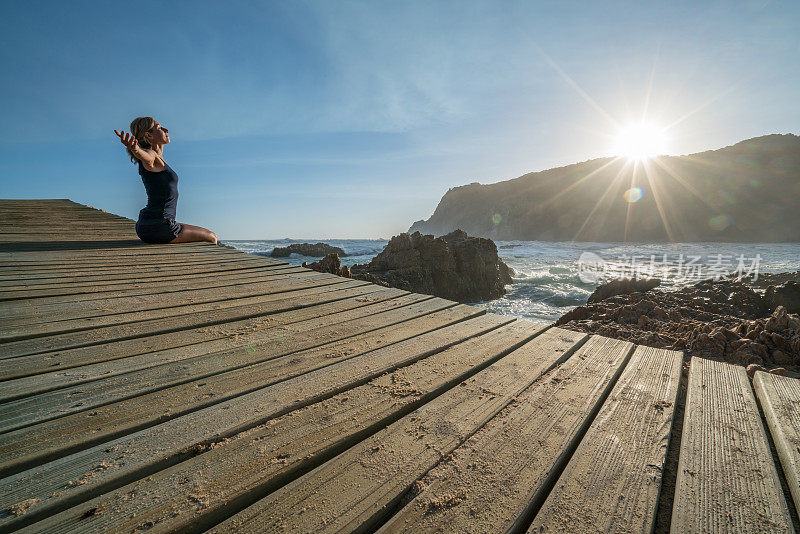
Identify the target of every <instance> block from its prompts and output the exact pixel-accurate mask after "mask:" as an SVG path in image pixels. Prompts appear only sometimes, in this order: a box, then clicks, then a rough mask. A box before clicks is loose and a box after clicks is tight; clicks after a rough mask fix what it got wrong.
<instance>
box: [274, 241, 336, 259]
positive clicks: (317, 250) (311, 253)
mask: <svg viewBox="0 0 800 534" xmlns="http://www.w3.org/2000/svg"><path fill="white" fill-rule="evenodd" d="M292 253H295V254H300V255H301V256H308V257H309V258H322V257H324V256H327V255H328V254H336V255H338V256H339V257H340V258H342V257H344V256H346V255H347V254H345V253H344V250H342V249H341V248H339V247H333V246H331V245H328V244H327V243H316V244H313V245H312V244H311V243H295V244H293V245H289V246H288V247H276V248H274V249H273V250H272V252H271V253H270V256H272V257H273V258H288V257H289V256H290V255H291V254H292Z"/></svg>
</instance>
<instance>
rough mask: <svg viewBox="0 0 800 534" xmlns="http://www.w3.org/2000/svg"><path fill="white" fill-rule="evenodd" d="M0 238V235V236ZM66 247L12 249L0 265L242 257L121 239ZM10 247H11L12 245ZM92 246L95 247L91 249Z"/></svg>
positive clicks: (212, 248) (199, 246) (221, 250)
mask: <svg viewBox="0 0 800 534" xmlns="http://www.w3.org/2000/svg"><path fill="white" fill-rule="evenodd" d="M0 237H2V236H0ZM64 244H65V246H66V247H67V248H62V249H58V250H15V251H4V252H0V266H2V267H10V266H15V265H31V264H38V265H67V264H70V263H72V262H81V261H108V260H111V259H114V260H117V261H130V260H135V259H136V258H137V257H141V258H142V259H144V260H147V259H168V258H176V257H185V258H191V256H190V255H194V254H197V253H203V254H206V255H208V256H211V255H214V256H217V257H230V256H236V255H239V254H244V253H243V252H241V251H237V250H232V249H228V248H225V247H221V246H218V245H213V244H211V243H178V244H172V245H150V244H145V243H142V242H141V241H139V240H138V238H137V239H136V240H133V239H131V240H121V241H119V242H118V243H114V244H113V245H108V244H107V243H106V242H98V241H76V242H74V243H68V242H65V243H64ZM12 245H13V244H12ZM93 247H96V248H93Z"/></svg>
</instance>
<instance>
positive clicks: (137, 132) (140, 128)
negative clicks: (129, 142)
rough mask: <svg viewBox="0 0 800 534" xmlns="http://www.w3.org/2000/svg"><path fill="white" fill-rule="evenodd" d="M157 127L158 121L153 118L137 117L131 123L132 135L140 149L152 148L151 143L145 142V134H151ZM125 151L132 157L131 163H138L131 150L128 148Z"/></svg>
mask: <svg viewBox="0 0 800 534" xmlns="http://www.w3.org/2000/svg"><path fill="white" fill-rule="evenodd" d="M155 125H156V121H155V119H154V118H153V117H136V118H135V119H133V120H132V121H131V135H133V136H134V137H135V138H136V140H137V141H138V142H139V146H140V147H142V148H150V143H148V142H147V141H145V139H144V134H146V133H147V132H149V131H150V130H151V129H152V128H153V126H155ZM125 151H126V152H127V153H128V155H129V156H130V157H131V163H136V156H134V155H133V152H131V151H130V149H129V148H126V149H125Z"/></svg>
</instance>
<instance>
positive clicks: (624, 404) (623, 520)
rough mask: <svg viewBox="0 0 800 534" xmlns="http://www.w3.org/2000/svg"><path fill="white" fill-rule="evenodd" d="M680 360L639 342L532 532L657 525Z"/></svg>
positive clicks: (637, 529) (629, 529) (623, 529)
mask: <svg viewBox="0 0 800 534" xmlns="http://www.w3.org/2000/svg"><path fill="white" fill-rule="evenodd" d="M682 363H683V355H682V354H681V353H680V352H675V351H668V350H662V349H656V348H652V347H643V346H640V347H637V348H636V351H635V352H634V354H633V356H632V357H631V360H630V363H628V366H627V368H626V369H625V372H623V373H622V376H621V377H620V379H619V382H618V383H617V385H616V386H614V389H613V390H612V391H611V395H610V396H609V398H608V400H606V402H605V403H604V404H603V407H602V409H601V410H600V413H599V414H598V415H597V418H596V419H595V421H594V423H592V426H591V427H589V430H588V432H587V433H586V436H585V437H584V438H583V440H582V441H581V443H580V445H579V446H578V449H577V450H576V451H575V454H574V455H573V457H572V458H571V459H570V461H569V463H568V464H567V467H566V469H565V470H564V472H563V473H562V475H561V476H560V477H559V479H558V482H557V483H556V485H555V487H554V488H553V490H552V491H551V492H550V495H549V496H548V497H547V500H545V502H544V504H543V505H542V508H541V509H540V510H539V512H538V513H537V514H536V517H535V519H534V521H533V523H532V524H531V526H530V528H529V529H528V532H580V531H584V532H586V531H593V532H618V533H623V532H650V531H652V529H653V524H654V521H655V514H656V508H657V505H658V496H659V494H660V491H661V477H662V473H663V471H664V462H665V460H666V456H667V447H668V445H669V437H670V431H671V429H672V416H673V413H674V411H675V402H676V400H677V396H678V383H679V382H680V377H681V371H682ZM522 526H524V525H522Z"/></svg>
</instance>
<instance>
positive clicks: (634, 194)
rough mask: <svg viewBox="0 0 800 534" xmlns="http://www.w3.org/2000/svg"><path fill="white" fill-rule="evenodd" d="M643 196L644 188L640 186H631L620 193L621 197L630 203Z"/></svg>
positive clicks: (637, 200)
mask: <svg viewBox="0 0 800 534" xmlns="http://www.w3.org/2000/svg"><path fill="white" fill-rule="evenodd" d="M643 196H644V189H642V188H641V187H631V188H630V189H628V190H627V191H625V192H624V193H623V194H622V198H624V199H625V202H630V203H633V202H639V201H640V200H642V197H643Z"/></svg>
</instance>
